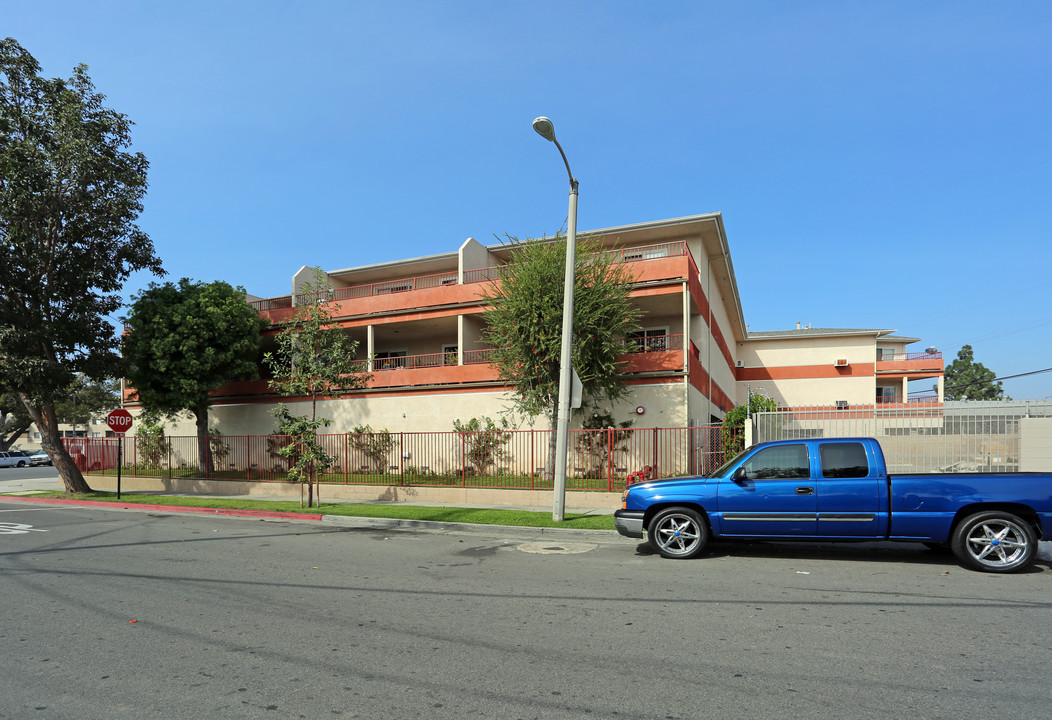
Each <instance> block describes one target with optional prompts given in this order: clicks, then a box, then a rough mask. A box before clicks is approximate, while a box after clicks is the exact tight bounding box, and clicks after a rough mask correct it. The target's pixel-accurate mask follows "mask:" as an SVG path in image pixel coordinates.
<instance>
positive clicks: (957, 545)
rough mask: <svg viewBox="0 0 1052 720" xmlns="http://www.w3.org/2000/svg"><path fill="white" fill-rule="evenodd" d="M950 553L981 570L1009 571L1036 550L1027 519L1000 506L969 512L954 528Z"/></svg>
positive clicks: (1024, 564)
mask: <svg viewBox="0 0 1052 720" xmlns="http://www.w3.org/2000/svg"><path fill="white" fill-rule="evenodd" d="M951 547H952V548H953V554H954V555H956V556H957V559H958V560H960V561H961V562H962V563H964V564H965V565H967V566H968V567H971V568H974V569H976V570H981V571H983V572H992V573H1010V572H1017V571H1019V570H1022V569H1024V568H1026V567H1027V566H1028V565H1030V563H1031V562H1033V560H1034V555H1035V554H1036V553H1037V535H1035V533H1034V529H1033V528H1032V527H1031V526H1030V524H1029V523H1028V522H1026V521H1025V520H1023V519H1022V518H1020V517H1018V516H1016V515H1013V514H1012V513H1009V512H1004V511H1002V510H987V511H984V512H978V513H975V514H974V515H969V516H968V517H966V518H965V519H964V520H962V521H961V523H960V525H958V526H957V528H956V529H955V530H954V531H953V542H952V543H951Z"/></svg>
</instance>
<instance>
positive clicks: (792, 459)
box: [742, 445, 811, 480]
mask: <svg viewBox="0 0 1052 720" xmlns="http://www.w3.org/2000/svg"><path fill="white" fill-rule="evenodd" d="M742 467H743V468H745V477H746V479H747V480H796V479H802V478H809V477H811V465H810V462H809V461H808V458H807V446H806V445H776V446H774V447H769V448H764V449H763V450H761V451H760V452H758V453H756V454H755V455H753V456H752V457H751V458H749V459H748V460H746V461H745V464H744V465H743V466H742Z"/></svg>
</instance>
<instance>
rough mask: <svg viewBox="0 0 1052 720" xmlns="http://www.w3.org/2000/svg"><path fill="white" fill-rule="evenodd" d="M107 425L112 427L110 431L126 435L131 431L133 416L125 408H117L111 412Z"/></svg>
mask: <svg viewBox="0 0 1052 720" xmlns="http://www.w3.org/2000/svg"><path fill="white" fill-rule="evenodd" d="M106 424H107V425H109V426H110V430H112V431H113V432H116V433H122V434H123V433H126V432H128V431H129V430H131V426H132V416H131V413H130V412H128V411H127V410H125V409H124V408H117V409H116V410H111V411H110V414H109V415H107V416H106Z"/></svg>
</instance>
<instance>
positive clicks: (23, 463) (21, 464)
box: [18, 460, 26, 467]
mask: <svg viewBox="0 0 1052 720" xmlns="http://www.w3.org/2000/svg"><path fill="white" fill-rule="evenodd" d="M25 466H26V461H25V460H19V461H18V467H25Z"/></svg>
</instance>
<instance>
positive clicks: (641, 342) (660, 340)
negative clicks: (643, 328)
mask: <svg viewBox="0 0 1052 720" xmlns="http://www.w3.org/2000/svg"><path fill="white" fill-rule="evenodd" d="M625 348H626V350H625V352H629V353H644V352H657V351H660V350H682V349H683V335H682V334H678V335H651V336H649V337H636V338H626V339H625Z"/></svg>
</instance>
